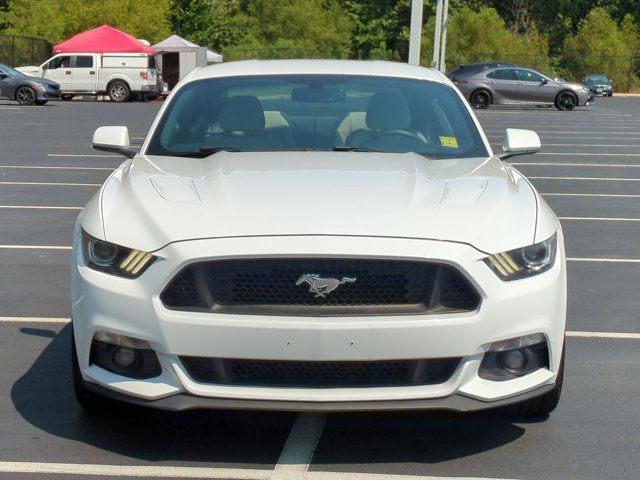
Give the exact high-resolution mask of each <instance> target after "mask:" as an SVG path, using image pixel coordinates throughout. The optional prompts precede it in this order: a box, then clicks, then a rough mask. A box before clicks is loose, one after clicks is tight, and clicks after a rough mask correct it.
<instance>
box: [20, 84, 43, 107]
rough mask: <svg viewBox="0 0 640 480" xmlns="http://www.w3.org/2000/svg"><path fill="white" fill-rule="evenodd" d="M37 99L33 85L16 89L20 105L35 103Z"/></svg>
mask: <svg viewBox="0 0 640 480" xmlns="http://www.w3.org/2000/svg"><path fill="white" fill-rule="evenodd" d="M37 99H38V96H37V95H36V91H35V90H34V89H33V88H31V87H20V88H19V89H18V90H17V91H16V100H17V101H18V103H19V104H20V105H34V104H35V103H36V100H37Z"/></svg>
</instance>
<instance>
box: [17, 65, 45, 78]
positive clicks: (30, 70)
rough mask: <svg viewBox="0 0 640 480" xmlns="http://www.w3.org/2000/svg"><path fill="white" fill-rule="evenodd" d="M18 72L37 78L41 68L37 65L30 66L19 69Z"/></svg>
mask: <svg viewBox="0 0 640 480" xmlns="http://www.w3.org/2000/svg"><path fill="white" fill-rule="evenodd" d="M16 70H17V71H19V72H20V73H24V74H25V75H27V76H29V77H35V76H36V75H38V74H39V73H40V67H37V66H35V65H28V66H26V67H17V68H16Z"/></svg>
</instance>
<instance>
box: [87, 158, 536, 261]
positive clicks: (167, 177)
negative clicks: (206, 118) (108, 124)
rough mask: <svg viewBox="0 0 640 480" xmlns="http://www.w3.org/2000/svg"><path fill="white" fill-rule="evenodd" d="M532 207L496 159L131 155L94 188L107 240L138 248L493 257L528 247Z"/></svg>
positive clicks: (525, 190)
mask: <svg viewBox="0 0 640 480" xmlns="http://www.w3.org/2000/svg"><path fill="white" fill-rule="evenodd" d="M536 205H537V199H536V193H535V192H534V190H533V189H532V187H531V186H530V185H529V183H528V182H527V181H525V180H524V179H523V177H522V176H521V175H520V174H519V173H518V172H517V171H516V170H514V169H513V168H511V167H509V166H507V165H506V164H504V163H503V162H501V161H500V160H498V159H497V158H495V157H493V158H475V159H461V160H430V159H427V158H425V157H423V156H420V155H417V154H413V153H407V154H383V153H360V152H260V153H246V152H243V153H235V152H233V153H232V152H220V153H217V154H215V155H212V156H210V157H208V158H204V159H193V158H172V157H158V156H137V157H136V158H135V159H133V160H132V161H130V162H126V163H125V164H123V166H122V167H121V168H119V169H118V170H117V171H116V172H114V174H113V175H112V176H111V177H110V178H109V180H108V181H107V182H106V183H105V185H104V186H103V189H102V192H101V210H102V215H103V218H102V220H103V222H102V224H103V225H104V232H103V233H104V238H106V240H108V241H111V242H114V243H117V244H120V245H125V246H130V247H133V248H138V249H141V250H145V251H155V250H157V249H159V248H161V247H163V246H165V245H167V244H169V243H172V242H175V241H180V240H192V239H204V238H220V237H242V236H277V235H350V236H376V237H397V238H398V237H400V238H402V237H404V238H420V239H436V240H446V241H452V242H463V243H467V244H470V245H473V246H475V247H476V248H477V249H479V250H482V251H484V252H488V253H495V252H501V251H505V250H510V249H512V248H517V247H519V246H523V245H527V244H530V243H532V241H533V238H534V233H535V231H534V230H535V224H536V211H537V208H536ZM89 233H92V232H89Z"/></svg>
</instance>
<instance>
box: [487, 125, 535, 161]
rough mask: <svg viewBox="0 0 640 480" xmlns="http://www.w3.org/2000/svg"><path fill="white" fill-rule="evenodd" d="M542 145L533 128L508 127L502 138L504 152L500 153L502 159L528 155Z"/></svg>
mask: <svg viewBox="0 0 640 480" xmlns="http://www.w3.org/2000/svg"><path fill="white" fill-rule="evenodd" d="M541 147H542V145H541V143H540V137H539V136H538V134H537V133H536V132H534V131H532V130H520V129H517V128H507V130H506V131H505V132H504V139H503V140H502V151H503V152H504V153H502V154H501V155H498V156H499V157H500V158H501V159H502V160H506V159H507V158H511V157H515V156H516V155H527V154H531V153H537V152H539V151H540V148H541Z"/></svg>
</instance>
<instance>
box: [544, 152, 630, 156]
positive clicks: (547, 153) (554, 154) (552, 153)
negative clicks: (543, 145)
mask: <svg viewBox="0 0 640 480" xmlns="http://www.w3.org/2000/svg"><path fill="white" fill-rule="evenodd" d="M536 155H553V156H555V157H640V153H591V152H538V153H536Z"/></svg>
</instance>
